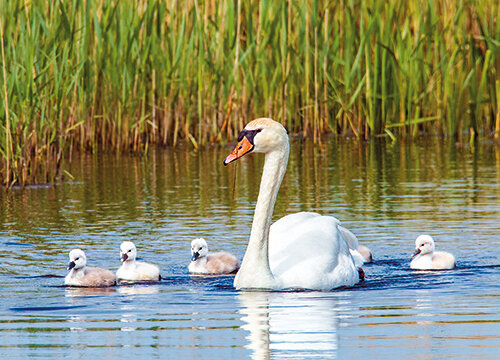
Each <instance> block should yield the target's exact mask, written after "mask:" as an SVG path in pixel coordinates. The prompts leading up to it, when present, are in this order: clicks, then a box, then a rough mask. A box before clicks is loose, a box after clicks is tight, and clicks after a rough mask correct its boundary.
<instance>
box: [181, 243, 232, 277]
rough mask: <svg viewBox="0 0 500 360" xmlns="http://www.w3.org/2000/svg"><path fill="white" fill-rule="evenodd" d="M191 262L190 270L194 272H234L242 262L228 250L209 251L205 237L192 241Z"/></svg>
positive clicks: (215, 273)
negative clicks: (210, 252)
mask: <svg viewBox="0 0 500 360" xmlns="http://www.w3.org/2000/svg"><path fill="white" fill-rule="evenodd" d="M191 256H192V257H191V263H190V264H189V266H188V269H189V272H190V273H193V274H213V275H217V274H234V273H236V272H237V271H238V269H239V267H240V263H239V261H238V259H236V257H234V256H233V255H231V254H229V253H227V252H217V253H212V254H209V253H208V245H207V242H206V241H205V239H202V238H199V239H194V240H193V241H192V242H191Z"/></svg>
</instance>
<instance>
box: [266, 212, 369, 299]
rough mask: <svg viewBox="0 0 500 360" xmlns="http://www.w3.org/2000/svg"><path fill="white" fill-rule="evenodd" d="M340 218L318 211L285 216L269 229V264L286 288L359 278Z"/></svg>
mask: <svg viewBox="0 0 500 360" xmlns="http://www.w3.org/2000/svg"><path fill="white" fill-rule="evenodd" d="M338 223H339V222H338V220H337V219H335V218H334V217H331V216H321V215H319V214H316V213H297V214H292V215H288V216H285V217H284V218H282V219H280V220H279V221H277V222H276V223H275V224H273V225H272V226H271V229H270V232H269V265H270V268H271V272H272V273H273V275H274V277H275V279H276V280H277V281H278V282H279V283H280V286H281V287H282V288H305V289H316V290H330V289H333V288H337V287H340V286H352V285H354V284H356V283H357V282H358V281H359V274H358V271H357V269H356V266H355V265H354V262H353V259H352V256H351V254H350V253H349V248H348V246H347V243H346V242H345V240H344V238H343V236H342V233H341V232H340V231H339V230H338Z"/></svg>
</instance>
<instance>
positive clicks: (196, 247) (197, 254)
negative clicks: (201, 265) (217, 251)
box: [191, 238, 208, 261]
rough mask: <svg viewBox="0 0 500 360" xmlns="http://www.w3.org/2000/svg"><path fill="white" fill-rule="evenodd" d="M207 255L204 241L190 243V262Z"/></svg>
mask: <svg viewBox="0 0 500 360" xmlns="http://www.w3.org/2000/svg"><path fill="white" fill-rule="evenodd" d="M207 254H208V245H207V242H206V241H205V239H203V238H199V239H194V240H193V241H191V261H196V260H198V259H199V258H201V257H203V256H207Z"/></svg>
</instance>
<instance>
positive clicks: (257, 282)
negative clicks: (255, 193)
mask: <svg viewBox="0 0 500 360" xmlns="http://www.w3.org/2000/svg"><path fill="white" fill-rule="evenodd" d="M288 154H289V145H288V141H287V142H286V146H284V147H283V148H282V149H279V150H274V151H272V152H269V153H267V154H266V160H265V163H264V171H263V172H262V179H261V182H260V190H259V197H258V198H257V204H256V205H255V214H254V217H253V223H252V231H251V233H250V240H249V241H248V247H247V251H246V252H245V256H244V258H243V261H242V263H241V267H240V270H239V271H238V273H237V274H236V277H235V279H234V286H235V287H236V288H237V289H242V288H245V289H274V288H277V287H278V284H277V282H276V279H275V278H274V276H273V274H272V272H271V269H270V267H269V257H268V244H269V227H270V226H271V221H272V216H273V210H274V204H275V202H276V196H277V195H278V190H279V188H280V185H281V181H282V180H283V176H284V175H285V171H286V166H287V163H288Z"/></svg>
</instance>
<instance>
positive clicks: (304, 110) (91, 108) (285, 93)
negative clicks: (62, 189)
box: [0, 0, 500, 188]
mask: <svg viewBox="0 0 500 360" xmlns="http://www.w3.org/2000/svg"><path fill="white" fill-rule="evenodd" d="M0 3H1V8H0V14H1V17H0V29H1V59H0V61H1V68H2V71H1V75H0V85H1V86H0V92H1V104H0V118H1V124H0V150H1V157H2V161H1V167H0V182H1V183H2V184H3V185H4V186H6V187H7V188H8V187H10V186H12V185H14V184H15V185H21V186H24V185H26V184H36V183H47V182H54V181H55V180H56V179H57V178H58V177H59V176H61V174H63V173H64V171H63V170H61V169H63V166H62V162H63V161H64V159H65V158H70V157H71V155H72V153H74V152H98V151H103V152H133V153H144V152H147V151H148V149H149V148H150V147H152V146H175V145H176V144H177V143H179V141H188V142H190V143H191V144H192V146H193V147H194V148H199V147H201V146H204V145H206V144H211V143H218V142H224V141H226V139H229V140H232V139H234V137H235V136H236V134H237V133H238V131H239V130H241V129H242V127H243V125H244V124H245V123H247V122H248V121H249V120H251V119H252V118H254V117H260V116H270V117H272V118H274V119H276V120H278V121H280V122H282V123H283V124H284V125H285V126H286V127H287V129H288V131H289V132H290V133H291V134H292V135H294V136H304V137H312V138H314V139H315V141H317V140H319V139H320V138H321V136H323V135H325V134H330V133H334V134H339V135H344V136H354V137H357V138H360V139H368V138H371V137H374V136H386V137H389V138H391V139H392V140H395V139H403V138H405V139H406V138H412V137H415V136H419V135H421V134H431V135H446V136H452V137H455V138H457V139H460V138H466V139H469V138H470V139H472V138H473V137H475V136H477V135H478V134H480V135H481V136H483V137H485V138H492V139H493V138H495V139H496V140H497V141H498V138H499V136H500V74H499V72H500V20H499V19H500V6H499V4H498V2H496V1H488V0H470V1H466V0H464V1H451V0H444V1H432V0H421V1H408V2H406V1H380V0H368V1H354V0H353V1H340V2H328V1H319V0H318V1H314V0H308V1H306V0H297V1H288V0H285V1H279V2H277V1H257V0H254V1H245V0H232V1H226V0H221V1H215V0H208V1H200V0H186V1H163V0H151V1H149V0H121V1H118V0H112V1H102V0H101V1H89V0H70V1H62V0H47V1H46V0H43V1H42V0H31V1H26V0H0ZM68 176H70V174H68Z"/></svg>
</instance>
